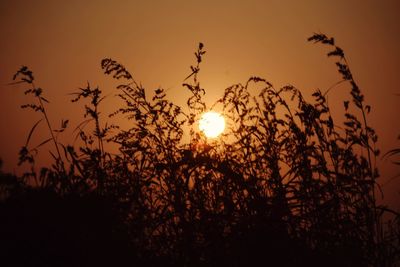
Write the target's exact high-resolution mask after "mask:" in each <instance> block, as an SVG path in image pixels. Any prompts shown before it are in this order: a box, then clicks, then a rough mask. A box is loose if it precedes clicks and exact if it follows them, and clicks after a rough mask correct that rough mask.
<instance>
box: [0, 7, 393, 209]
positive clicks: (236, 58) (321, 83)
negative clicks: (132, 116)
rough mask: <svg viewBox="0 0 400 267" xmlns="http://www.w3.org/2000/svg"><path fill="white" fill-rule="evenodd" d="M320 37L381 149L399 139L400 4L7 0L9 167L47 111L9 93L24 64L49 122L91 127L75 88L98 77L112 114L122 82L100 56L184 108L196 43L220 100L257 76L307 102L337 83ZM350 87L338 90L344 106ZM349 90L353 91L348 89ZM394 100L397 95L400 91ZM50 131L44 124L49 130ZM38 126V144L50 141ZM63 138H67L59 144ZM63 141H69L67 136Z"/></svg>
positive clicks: (385, 176)
mask: <svg viewBox="0 0 400 267" xmlns="http://www.w3.org/2000/svg"><path fill="white" fill-rule="evenodd" d="M314 32H318V33H319V32H321V33H325V34H327V35H329V36H333V37H335V40H336V42H337V44H338V45H339V46H340V47H342V48H343V49H344V51H345V53H346V56H347V58H348V60H349V64H350V67H351V70H352V72H353V74H354V76H355V79H356V81H357V82H358V83H359V85H360V87H361V90H362V92H363V93H364V94H365V97H366V101H367V103H369V104H371V106H372V113H371V116H370V124H371V125H372V126H373V127H374V128H375V129H376V130H377V133H378V135H379V138H380V139H379V143H378V146H379V147H380V148H381V150H382V152H386V151H388V150H389V149H391V148H394V147H396V146H397V147H399V146H400V141H398V140H397V136H398V135H399V134H400V124H399V115H400V96H399V94H400V49H399V48H400V1H397V0H391V1H389V0H385V1H372V0H368V1H361V0H360V1H355V0H352V1H350V0H337V1H320V0H305V1H295V0H293V1H278V0H276V1H272V0H262V1H261V0H260V1H256V0H250V1H235V0H229V1H208V0H203V1H191V0H185V1H177V0H174V1H161V0H160V1H155V0H153V1H134V0H132V1H105V0H104V1H103V0H101V1H100V0H98V1H94V0H88V1H77V0H70V1H59V0H36V1H22V0H0V33H1V39H2V40H1V42H0V101H1V105H0V122H1V131H0V144H1V150H0V157H1V158H2V159H3V161H4V164H3V170H5V171H10V172H14V171H17V159H18V150H19V149H20V147H21V146H22V145H23V144H24V143H25V140H26V136H27V134H28V132H29V130H30V128H31V127H32V125H33V123H34V122H35V121H37V120H38V118H39V117H38V114H32V113H31V112H28V111H26V110H20V108H19V106H20V105H21V104H24V103H26V102H29V100H30V99H29V98H28V97H27V96H25V95H24V94H23V89H24V87H23V86H10V85H7V84H8V83H10V82H12V76H13V74H14V73H15V72H16V71H17V70H18V69H19V68H20V66H21V65H27V66H28V67H29V68H30V69H31V70H33V72H34V75H35V81H36V85H37V86H39V87H41V88H43V89H44V91H45V92H44V94H45V96H47V98H48V99H49V100H50V102H51V105H49V106H48V109H49V114H50V119H51V121H52V122H53V123H54V124H55V125H59V124H60V121H61V119H70V121H71V127H72V128H74V127H75V126H76V125H77V124H78V123H79V122H80V121H82V114H83V113H82V111H83V108H82V106H79V105H76V104H73V103H71V102H70V99H71V96H69V95H68V94H69V93H72V92H74V91H77V89H78V88H79V87H83V86H85V85H86V83H87V82H89V83H90V84H91V85H93V86H99V87H100V89H101V90H103V91H104V93H105V94H106V95H109V96H110V97H109V98H108V99H107V100H106V101H105V102H104V114H107V113H108V112H111V111H113V110H115V109H116V108H117V107H118V106H117V104H118V101H117V100H116V99H113V98H112V96H113V95H114V94H115V91H114V90H113V88H114V86H115V85H116V83H115V82H114V81H112V79H111V78H110V77H107V76H104V74H103V73H102V71H101V68H100V61H101V59H103V58H105V57H111V58H113V59H115V60H118V61H119V62H120V63H122V64H123V65H125V66H126V67H127V68H128V69H129V70H130V72H131V73H132V74H133V76H134V78H135V79H136V80H137V81H138V82H141V83H142V84H143V86H144V87H145V88H147V90H149V91H150V90H154V89H156V88H157V87H163V88H165V89H167V90H168V97H169V98H170V99H173V100H175V101H176V102H177V103H178V104H182V105H183V104H184V103H185V96H187V95H188V92H186V91H185V89H184V88H183V87H182V86H181V84H182V81H183V79H184V78H185V77H186V76H187V75H188V74H190V69H189V66H190V65H191V64H193V63H194V60H195V59H194V55H193V52H194V51H195V50H196V48H197V44H198V42H203V43H204V44H205V50H206V51H207V54H206V55H205V58H204V59H205V61H204V64H203V65H202V70H201V74H200V76H199V77H200V79H201V82H202V85H203V86H204V88H205V89H206V90H207V94H206V99H207V102H208V103H209V104H212V103H213V102H214V101H215V100H216V99H217V98H218V97H220V96H221V94H222V92H223V89H224V88H226V87H227V86H230V85H232V84H235V83H239V82H245V81H246V80H247V79H248V78H249V77H250V76H260V77H263V78H266V79H267V80H269V81H270V82H271V83H272V84H273V85H274V86H275V87H277V88H279V87H281V86H283V85H286V84H292V85H294V86H296V87H297V88H299V89H300V90H301V91H302V92H303V94H304V95H305V96H306V97H308V99H310V96H311V94H312V92H313V91H314V90H315V89H317V88H320V89H321V90H322V91H325V90H326V89H327V88H329V87H330V86H331V85H333V84H334V83H335V82H337V81H339V80H340V78H341V77H340V75H339V74H338V73H337V71H336V67H335V65H334V61H333V60H332V59H329V58H327V57H326V52H327V50H326V48H324V47H321V46H319V45H313V44H311V43H309V42H307V41H306V40H307V38H308V37H309V36H311V35H312V34H313V33H314ZM347 89H348V88H347V87H343V86H342V87H341V86H338V87H336V88H334V89H333V90H332V91H331V92H330V94H329V102H330V103H331V106H332V108H333V109H335V107H337V108H338V109H341V108H342V106H343V105H342V102H343V100H344V97H347V95H348V93H349V92H348V90H347ZM346 90H347V91H346ZM396 94H397V95H396ZM42 126H44V125H42ZM44 130H45V129H44V127H43V130H40V131H39V132H38V133H37V136H35V139H34V142H36V143H37V142H40V140H43V138H42V137H41V136H40V133H45V131H44ZM60 138H61V137H60ZM61 140H67V142H69V141H71V138H69V137H68V136H66V137H64V138H61ZM378 166H379V167H380V170H381V174H382V178H380V179H381V180H380V182H381V184H382V185H383V190H384V192H385V201H389V202H392V203H393V202H394V201H395V199H396V198H398V197H399V192H400V178H398V179H397V181H392V182H388V181H389V179H390V177H391V176H393V175H395V174H396V173H399V172H400V170H399V168H398V167H397V169H396V167H395V166H393V165H392V164H391V163H390V162H389V161H384V160H381V159H378Z"/></svg>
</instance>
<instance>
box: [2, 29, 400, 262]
mask: <svg viewBox="0 0 400 267" xmlns="http://www.w3.org/2000/svg"><path fill="white" fill-rule="evenodd" d="M309 41H313V42H316V43H322V44H324V45H325V46H327V47H328V48H329V53H328V56H330V57H332V58H334V59H335V62H336V66H337V68H338V71H339V73H340V75H341V79H342V80H341V82H343V83H347V84H348V85H349V88H350V94H349V99H348V100H344V107H343V108H344V114H345V115H344V118H343V119H339V121H340V125H338V124H336V123H335V121H334V120H333V118H332V116H331V113H330V109H329V106H328V103H327V92H321V91H316V92H315V93H314V94H313V95H312V96H313V98H312V99H313V100H312V101H311V102H308V101H306V100H305V98H303V96H302V94H301V92H300V91H299V90H297V89H296V88H295V87H293V86H285V87H283V88H280V89H276V88H274V87H273V86H272V85H271V84H270V83H269V82H268V81H266V80H264V79H262V78H259V77H251V78H250V79H249V80H248V81H247V82H246V83H245V84H235V85H233V86H231V87H229V88H227V89H226V90H225V92H224V95H223V96H222V97H221V99H219V100H218V101H217V102H216V103H215V105H214V106H213V107H211V108H213V109H214V108H216V109H219V110H221V111H222V113H223V114H224V116H225V118H226V120H227V125H228V129H226V131H225V133H224V134H223V136H222V137H221V138H218V139H215V140H207V139H206V138H205V137H204V136H203V135H202V134H201V133H198V131H197V130H196V129H197V126H196V121H197V120H198V119H199V116H200V115H201V114H202V113H203V112H204V111H207V110H209V109H210V108H209V107H207V106H206V104H205V103H204V102H203V100H202V96H204V94H205V91H204V89H203V88H202V87H201V85H200V82H199V80H198V73H199V70H200V68H199V65H200V63H201V61H202V57H203V55H204V53H205V51H204V50H203V45H202V44H200V45H199V47H198V50H197V52H196V53H195V55H196V60H197V61H196V64H195V65H194V66H192V67H191V71H192V72H191V75H189V77H188V78H187V79H186V80H185V83H184V84H183V86H184V88H185V90H189V91H190V92H191V96H190V98H189V99H188V100H187V107H179V106H176V105H175V104H174V103H173V102H171V101H169V100H168V99H167V98H166V93H165V91H164V90H163V89H161V88H160V89H156V90H155V92H154V94H153V95H152V96H151V97H149V96H146V94H145V90H144V88H143V87H142V86H141V85H140V84H138V83H136V81H135V80H134V79H133V77H132V76H131V74H130V73H129V72H128V71H127V70H126V69H125V68H124V67H123V66H122V65H120V64H119V63H117V62H115V61H113V60H111V59H104V60H103V61H102V63H101V66H102V68H103V70H104V72H105V74H107V75H111V76H112V77H113V78H115V79H118V80H119V81H121V82H120V85H119V86H118V87H117V89H116V90H117V94H118V96H119V98H121V100H122V105H121V108H120V109H118V110H117V111H116V112H115V113H113V114H111V115H110V116H111V117H114V116H122V117H124V118H127V119H128V120H129V122H130V123H129V125H130V126H131V128H129V129H122V128H119V127H118V126H115V125H108V124H106V121H104V118H103V117H100V116H99V114H100V110H101V101H102V99H103V96H102V92H101V91H100V90H99V89H98V88H92V87H90V85H88V86H87V87H85V88H82V89H80V91H79V92H77V93H76V94H75V98H74V99H73V102H79V103H80V102H82V101H84V102H85V109H84V110H85V118H86V119H87V120H85V121H84V122H82V123H81V124H80V125H78V126H77V127H76V129H75V132H76V133H77V138H79V140H80V143H79V145H74V146H71V145H65V144H62V143H60V142H59V141H58V134H59V133H60V132H63V131H64V130H65V128H66V127H67V125H68V121H62V123H61V128H60V129H55V128H54V127H53V125H52V124H51V123H50V121H49V119H48V114H47V113H46V108H45V106H46V102H48V101H47V99H46V98H45V97H44V94H43V91H42V89H40V88H39V87H37V86H36V85H35V84H34V76H33V74H32V72H31V71H30V70H29V69H28V68H26V67H22V68H21V69H20V70H19V71H18V72H17V74H16V75H15V77H14V80H15V81H16V82H22V83H24V84H26V85H28V86H29V88H28V89H27V90H26V92H25V93H26V94H28V95H31V96H32V98H33V101H34V102H33V104H27V105H24V106H23V107H24V108H31V109H33V110H34V111H36V112H38V114H39V115H40V116H41V120H40V121H38V123H36V124H35V125H34V126H33V128H32V130H31V132H30V133H29V134H28V138H27V142H26V145H25V146H24V147H23V148H22V149H21V151H20V154H19V155H20V163H21V164H27V165H28V166H31V169H30V171H28V172H26V173H25V174H24V175H23V176H21V177H16V176H14V175H11V174H6V173H2V174H1V178H0V190H1V191H0V194H1V195H0V197H1V202H0V215H1V216H0V218H1V220H0V236H1V239H0V242H1V243H0V251H1V252H0V253H1V255H2V257H1V259H0V260H1V265H2V266H4V265H3V263H7V264H8V266H393V265H394V264H395V262H396V261H397V260H398V259H399V258H398V257H399V249H400V245H399V241H400V227H399V226H400V221H399V215H398V214H397V213H396V212H394V211H391V210H390V209H389V208H387V207H382V206H378V205H377V203H376V196H375V194H378V193H379V188H378V185H377V179H378V176H379V174H378V170H377V169H376V158H377V156H378V154H379V150H377V149H376V148H375V143H376V141H377V135H376V133H375V131H374V130H373V129H372V128H371V127H370V126H369V125H368V122H367V116H368V113H369V112H370V109H371V108H370V106H368V105H366V104H365V101H364V96H363V95H362V93H361V91H360V89H359V87H358V85H357V83H356V82H355V81H354V79H353V75H352V73H351V72H350V70H349V67H348V64H347V61H346V58H345V56H344V54H343V51H342V49H340V48H339V47H337V46H336V45H335V43H334V40H333V39H332V38H328V37H327V36H325V35H323V34H315V35H313V36H312V37H310V38H309ZM250 92H257V93H255V94H254V93H250ZM146 93H148V92H147V91H146ZM331 93H332V92H331ZM342 121H343V123H342ZM40 124H43V126H44V125H46V127H48V129H49V138H48V139H46V140H43V143H41V144H39V145H38V146H31V145H30V139H31V136H32V134H34V131H35V128H36V127H37V126H39V125H40ZM85 125H86V126H87V127H84V126H85ZM185 135H186V136H189V138H187V140H188V141H185V140H186V139H185ZM106 142H111V143H113V144H114V145H116V146H118V151H119V152H118V153H117V154H112V153H110V152H108V151H107V150H106V149H105V148H104V147H105V143H106ZM43 145H47V146H52V149H51V155H52V157H53V159H54V161H53V164H52V165H51V166H48V167H45V168H40V169H38V170H37V169H35V155H36V153H37V152H38V150H39V149H40V148H41V147H42V146H43ZM393 154H396V152H395V151H394V153H393ZM384 217H385V218H386V219H385V220H384Z"/></svg>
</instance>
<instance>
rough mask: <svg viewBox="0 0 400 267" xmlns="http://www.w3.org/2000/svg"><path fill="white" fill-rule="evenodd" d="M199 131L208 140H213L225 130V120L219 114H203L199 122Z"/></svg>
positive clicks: (212, 112) (211, 112) (210, 112)
mask: <svg viewBox="0 0 400 267" xmlns="http://www.w3.org/2000/svg"><path fill="white" fill-rule="evenodd" d="M199 129H200V131H202V132H203V133H204V134H205V135H206V136H207V137H208V138H215V137H217V136H218V135H220V134H221V133H222V132H223V131H224V129H225V119H224V117H222V115H221V114H219V113H217V112H214V111H209V112H206V113H204V114H203V115H202V116H201V119H200V120H199Z"/></svg>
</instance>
